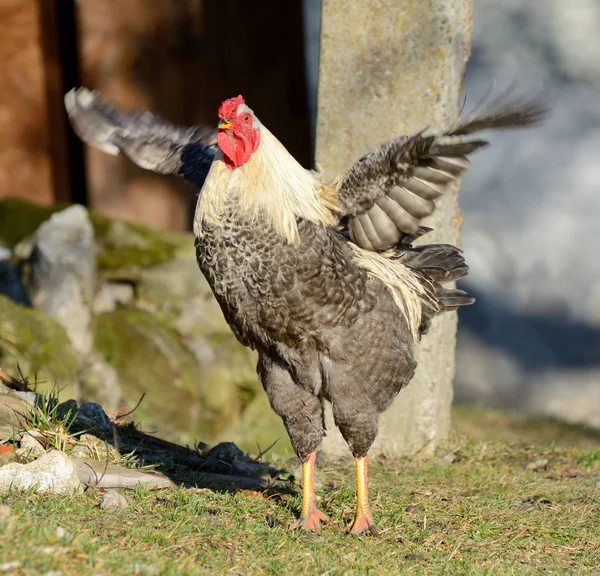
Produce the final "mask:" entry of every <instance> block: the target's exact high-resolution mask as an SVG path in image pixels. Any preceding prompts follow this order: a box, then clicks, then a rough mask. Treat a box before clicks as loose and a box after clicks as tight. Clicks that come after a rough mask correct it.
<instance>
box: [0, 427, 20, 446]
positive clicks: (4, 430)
mask: <svg viewBox="0 0 600 576" xmlns="http://www.w3.org/2000/svg"><path fill="white" fill-rule="evenodd" d="M17 436H20V435H19V434H18V432H17V429H15V427H14V426H12V425H6V424H4V425H2V426H0V442H3V441H4V440H11V439H15V440H20V438H17Z"/></svg>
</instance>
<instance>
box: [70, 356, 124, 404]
mask: <svg viewBox="0 0 600 576" xmlns="http://www.w3.org/2000/svg"><path fill="white" fill-rule="evenodd" d="M79 382H80V385H81V400H82V401H86V400H93V401H95V402H98V403H99V404H100V405H102V407H103V408H104V410H105V411H106V412H109V413H110V412H114V411H115V410H117V409H118V408H119V407H120V406H121V387H120V385H119V374H118V373H117V371H116V370H115V368H114V367H113V366H111V365H110V364H109V363H108V362H107V361H106V360H105V359H104V358H103V357H102V356H101V355H100V354H99V353H98V352H96V351H92V352H91V354H89V355H88V356H87V358H86V359H85V361H84V363H83V366H82V368H81V371H80V373H79Z"/></svg>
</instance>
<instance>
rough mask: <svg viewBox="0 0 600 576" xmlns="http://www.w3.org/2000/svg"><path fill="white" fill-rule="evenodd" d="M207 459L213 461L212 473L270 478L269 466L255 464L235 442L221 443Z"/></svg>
mask: <svg viewBox="0 0 600 576" xmlns="http://www.w3.org/2000/svg"><path fill="white" fill-rule="evenodd" d="M206 458H207V459H209V460H212V462H211V466H210V470H211V472H216V473H222V474H232V475H238V476H249V477H252V478H261V477H268V478H270V474H269V466H268V464H266V463H263V462H253V461H252V460H250V458H248V456H246V454H244V452H242V451H241V450H240V449H239V448H238V447H237V446H236V445H235V444H234V443H233V442H221V443H220V444H217V445H216V446H215V447H214V448H211V449H210V450H209V451H208V453H207V454H206ZM219 464H221V466H219Z"/></svg>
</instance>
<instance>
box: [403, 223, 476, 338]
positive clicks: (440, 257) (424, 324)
mask: <svg viewBox="0 0 600 576" xmlns="http://www.w3.org/2000/svg"><path fill="white" fill-rule="evenodd" d="M429 231H430V228H425V227H424V226H421V227H420V228H419V230H418V231H417V232H416V233H414V234H413V235H412V237H411V239H410V240H409V239H408V238H404V239H403V241H402V242H401V243H400V244H398V246H397V247H396V249H395V253H394V255H393V256H392V258H394V259H396V260H398V261H400V262H401V263H402V264H404V265H405V266H407V267H408V268H411V269H413V270H414V271H415V272H416V274H415V277H417V278H423V277H424V279H425V282H426V283H427V284H428V285H429V286H430V287H432V288H433V294H432V295H433V302H434V303H433V304H432V303H431V302H427V301H423V309H422V317H421V326H420V329H419V332H420V334H425V333H426V332H427V330H428V329H429V327H430V325H431V320H432V318H433V317H434V316H435V315H437V314H440V313H442V312H447V311H451V310H456V309H457V308H459V307H460V306H468V305H470V304H473V303H474V302H475V298H473V297H472V296H471V295H470V294H468V293H467V292H465V291H464V290H460V289H458V288H454V287H449V288H446V287H445V286H444V284H445V283H448V282H455V281H456V280H459V279H460V278H463V277H465V276H466V275H467V274H468V272H469V267H468V266H467V263H466V262H465V259H464V257H463V255H462V252H461V251H460V250H459V249H458V248H456V247H455V246H452V245H450V244H426V245H423V246H412V241H413V240H414V239H416V238H418V237H420V236H422V235H423V234H426V233H427V232H429Z"/></svg>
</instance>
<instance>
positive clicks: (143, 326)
mask: <svg viewBox="0 0 600 576" xmlns="http://www.w3.org/2000/svg"><path fill="white" fill-rule="evenodd" d="M94 343H95V347H96V349H97V350H98V351H99V352H100V353H101V354H103V356H104V357H105V358H106V359H108V360H109V361H110V363H111V364H112V365H113V366H114V368H115V369H116V370H117V372H118V374H119V379H120V381H121V383H122V388H123V398H124V401H125V402H126V403H127V405H129V406H135V405H136V404H137V402H138V401H139V399H140V397H141V396H142V394H143V393H144V392H145V393H146V397H145V398H144V401H143V402H142V403H141V405H140V406H139V408H138V409H137V411H136V414H135V416H136V417H137V418H139V419H140V420H142V421H144V423H145V424H146V425H149V426H155V427H156V428H157V429H158V434H159V435H162V436H167V437H171V438H177V439H178V440H180V439H181V434H182V433H184V432H187V433H188V434H189V435H190V436H188V437H187V438H188V439H187V441H188V442H189V441H191V439H192V438H194V437H195V436H201V437H204V435H205V434H204V432H206V430H207V428H208V426H209V425H210V424H212V419H211V418H210V415H209V414H207V412H208V411H206V410H205V411H204V413H203V410H202V405H203V402H202V400H203V398H204V397H205V396H208V394H209V391H210V389H211V388H214V387H217V383H216V382H213V381H209V380H207V379H206V378H203V374H202V372H201V369H200V366H199V365H198V362H197V361H196V359H195V357H194V355H193V354H192V353H191V352H190V350H189V349H188V348H187V347H186V346H185V344H184V343H183V341H182V338H181V337H180V336H179V334H177V332H176V331H175V330H173V329H172V328H171V327H170V326H169V325H168V323H164V322H162V321H161V320H160V319H159V318H157V317H155V316H153V315H152V314H150V313H149V312H147V311H142V310H133V309H121V310H116V311H115V312H111V313H108V314H102V315H100V316H99V317H98V321H97V328H96V335H95V342H94ZM184 440H185V438H184Z"/></svg>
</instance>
